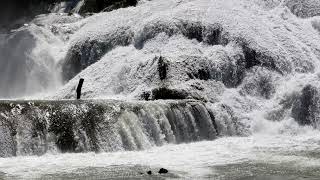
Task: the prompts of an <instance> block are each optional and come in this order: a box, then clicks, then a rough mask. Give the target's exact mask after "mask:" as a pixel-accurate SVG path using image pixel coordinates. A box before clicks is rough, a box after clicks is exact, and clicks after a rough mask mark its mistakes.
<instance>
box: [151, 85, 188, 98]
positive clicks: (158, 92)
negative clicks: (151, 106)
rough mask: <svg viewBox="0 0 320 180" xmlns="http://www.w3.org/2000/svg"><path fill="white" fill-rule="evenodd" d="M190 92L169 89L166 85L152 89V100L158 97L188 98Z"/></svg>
mask: <svg viewBox="0 0 320 180" xmlns="http://www.w3.org/2000/svg"><path fill="white" fill-rule="evenodd" d="M187 97H188V93H187V92H185V91H183V90H180V91H179V90H175V89H168V88H165V87H161V88H157V89H154V90H152V100H157V99H186V98H187Z"/></svg>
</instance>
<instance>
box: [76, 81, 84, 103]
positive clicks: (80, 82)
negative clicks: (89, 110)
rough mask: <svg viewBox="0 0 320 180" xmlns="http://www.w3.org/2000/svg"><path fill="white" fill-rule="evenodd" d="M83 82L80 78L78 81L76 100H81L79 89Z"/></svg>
mask: <svg viewBox="0 0 320 180" xmlns="http://www.w3.org/2000/svg"><path fill="white" fill-rule="evenodd" d="M83 82H84V79H82V78H81V79H80V80H79V84H78V87H77V99H80V98H81V89H82V85H83Z"/></svg>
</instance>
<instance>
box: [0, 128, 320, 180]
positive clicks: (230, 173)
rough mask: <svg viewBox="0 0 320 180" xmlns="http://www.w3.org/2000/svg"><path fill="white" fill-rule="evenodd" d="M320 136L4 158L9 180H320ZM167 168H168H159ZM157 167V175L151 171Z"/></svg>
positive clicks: (0, 166)
mask: <svg viewBox="0 0 320 180" xmlns="http://www.w3.org/2000/svg"><path fill="white" fill-rule="evenodd" d="M319 150H320V135H319V134H318V133H317V132H309V133H305V134H299V135H273V136H270V135H264V134H257V135H253V136H250V137H225V138H220V139H217V140H215V141H203V142H197V143H192V144H180V145H166V146H163V147H157V148H152V149H149V150H145V151H139V152H114V153H98V154H96V153H80V154H47V155H44V156H41V157H38V156H29V157H15V158H4V159H0V172H1V173H0V177H1V178H4V179H20V178H21V179H171V178H178V179H221V180H233V179H234V180H236V179H237V180H267V179H268V180H293V179H303V180H311V179H319V177H320V153H319V152H320V151H319ZM161 167H164V168H167V169H168V170H169V173H168V174H166V175H159V174H158V173H157V171H158V170H159V169H160V168H161ZM148 170H152V171H153V172H154V174H153V175H147V173H146V172H147V171H148Z"/></svg>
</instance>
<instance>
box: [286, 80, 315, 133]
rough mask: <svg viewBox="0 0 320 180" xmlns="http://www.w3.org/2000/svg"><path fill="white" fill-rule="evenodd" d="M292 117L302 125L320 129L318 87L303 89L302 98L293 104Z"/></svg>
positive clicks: (311, 86)
mask: <svg viewBox="0 0 320 180" xmlns="http://www.w3.org/2000/svg"><path fill="white" fill-rule="evenodd" d="M292 117H293V118H294V119H295V120H296V121H297V122H298V123H299V124H301V125H311V126H313V127H315V128H318V127H319V125H320V124H319V122H320V93H319V88H318V87H315V86H313V85H307V86H305V87H304V88H303V89H302V92H301V95H300V97H299V98H298V99H297V100H296V101H295V102H294V104H293V107H292Z"/></svg>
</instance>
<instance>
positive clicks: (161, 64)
mask: <svg viewBox="0 0 320 180" xmlns="http://www.w3.org/2000/svg"><path fill="white" fill-rule="evenodd" d="M167 71H168V61H166V60H165V59H164V58H163V57H162V56H160V57H159V60H158V72H159V77H160V80H164V79H166V78H167Z"/></svg>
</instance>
